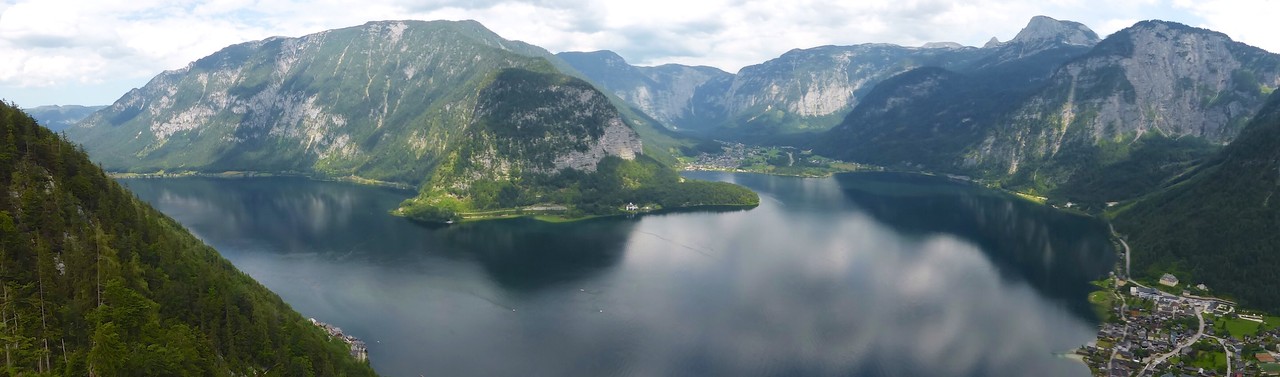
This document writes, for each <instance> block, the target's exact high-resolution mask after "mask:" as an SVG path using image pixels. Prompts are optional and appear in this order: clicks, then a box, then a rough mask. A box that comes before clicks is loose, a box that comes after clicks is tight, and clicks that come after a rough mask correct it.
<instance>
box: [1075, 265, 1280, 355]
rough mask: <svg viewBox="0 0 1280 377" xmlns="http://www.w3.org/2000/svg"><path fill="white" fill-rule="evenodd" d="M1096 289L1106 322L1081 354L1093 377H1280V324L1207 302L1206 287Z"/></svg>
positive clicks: (1172, 282) (1171, 279) (1109, 283)
mask: <svg viewBox="0 0 1280 377" xmlns="http://www.w3.org/2000/svg"><path fill="white" fill-rule="evenodd" d="M1121 242H1123V241H1121ZM1126 246H1127V245H1126ZM1126 249H1127V247H1126ZM1124 257H1125V255H1121V260H1122V261H1123V258H1124ZM1097 284H1098V285H1099V286H1100V287H1102V288H1104V289H1103V290H1100V291H1096V292H1094V293H1093V294H1091V295H1090V296H1089V301H1090V302H1091V303H1092V304H1094V305H1095V309H1096V310H1097V311H1098V312H1099V315H1100V316H1101V317H1102V319H1103V323H1102V325H1101V326H1100V328H1099V330H1098V337H1097V340H1096V341H1093V342H1090V343H1089V344H1087V345H1085V346H1084V347H1082V348H1080V349H1079V350H1077V351H1076V353H1077V354H1078V355H1079V356H1081V357H1082V358H1083V359H1084V362H1085V363H1086V364H1088V365H1089V369H1090V370H1091V371H1092V372H1093V375H1094V376H1117V377H1118V376H1125V377H1129V376H1139V377H1146V376H1153V377H1166V376H1170V377H1181V376H1280V363H1277V361H1276V360H1277V358H1280V352H1277V351H1280V348H1278V347H1280V317H1273V316H1267V315H1264V314H1262V313H1251V312H1249V311H1247V310H1242V309H1241V308H1239V307H1238V306H1237V305H1236V303H1235V302H1232V301H1229V300H1223V299H1219V298H1214V297H1209V296H1208V295H1207V294H1206V293H1207V292H1208V291H1209V287H1205V286H1204V284H1197V285H1196V286H1194V287H1180V286H1179V281H1178V278H1177V277H1176V276H1174V275H1171V274H1165V275H1164V276H1163V277H1162V278H1161V279H1160V281H1159V282H1158V283H1157V284H1152V285H1151V286H1146V285H1143V284H1141V283H1139V282H1136V281H1132V280H1128V279H1126V278H1125V277H1124V276H1123V275H1120V274H1116V273H1113V274H1112V276H1111V277H1110V278H1108V279H1106V280H1103V281H1101V282H1098V283H1097ZM1193 292H1194V293H1195V294H1193Z"/></svg>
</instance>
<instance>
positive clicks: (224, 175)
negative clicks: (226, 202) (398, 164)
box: [107, 171, 415, 191]
mask: <svg viewBox="0 0 1280 377" xmlns="http://www.w3.org/2000/svg"><path fill="white" fill-rule="evenodd" d="M107 177H109V178H112V179H164V178H192V177H199V178H220V179H240V178H272V177H289V178H305V179H309V180H312V181H319V182H345V183H353V184H358V185H362V186H375V187H385V188H393V189H399V190H405V191H415V190H414V188H413V186H412V185H409V184H408V183H401V182H389V181H379V180H376V179H370V178H364V177H360V176H356V175H348V176H338V177H330V176H320V175H314V174H308V173H302V172H276V173H267V172H257V171H224V172H220V173H207V172H197V171H181V172H159V173H127V172H107Z"/></svg>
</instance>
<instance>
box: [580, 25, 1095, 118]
mask: <svg viewBox="0 0 1280 377" xmlns="http://www.w3.org/2000/svg"><path fill="white" fill-rule="evenodd" d="M1097 41H1098V37H1097V34H1095V33H1093V32H1092V31H1090V30H1089V29H1088V28H1086V27H1084V26H1083V25H1081V24H1079V23H1075V22H1069V21H1058V20H1054V19H1051V18H1048V17H1036V18H1034V19H1032V20H1031V22H1030V23H1029V24H1028V26H1027V28H1026V29H1025V30H1023V31H1022V32H1021V33H1019V35H1018V37H1015V38H1014V39H1013V40H1011V41H1009V42H1005V43H999V42H998V41H997V42H995V43H989V44H988V45H987V46H986V47H984V48H981V49H978V48H973V47H966V46H962V45H959V44H956V43H950V42H940V43H929V44H926V45H925V46H923V47H919V48H916V47H903V46H897V45H890V44H864V45H856V46H822V47H816V48H811V49H797V50H792V51H790V52H787V53H786V54H783V55H782V56H780V57H778V58H777V59H773V60H770V61H767V62H764V63H761V64H757V65H752V66H748V67H744V68H743V69H742V70H741V71H739V72H738V73H737V74H735V75H729V74H720V73H716V74H702V75H694V74H689V72H691V71H696V72H703V71H702V70H700V68H697V67H684V66H678V65H668V66H662V67H653V68H644V67H632V66H630V65H627V64H626V62H625V61H623V60H622V58H621V57H618V56H617V55H615V54H613V53H607V52H596V53H562V54H560V56H561V57H564V58H565V60H567V61H569V63H570V64H571V65H573V66H574V67H575V68H576V69H577V70H579V71H581V72H583V73H584V74H585V75H586V76H587V77H590V78H591V79H592V81H595V82H597V83H599V84H601V85H602V86H604V87H605V88H608V90H610V91H613V92H614V93H616V94H618V96H619V97H622V98H623V99H624V100H626V101H627V102H628V103H630V104H632V105H633V106H635V107H637V108H639V109H641V110H642V111H644V112H645V113H647V114H648V115H650V116H652V117H654V118H655V119H658V120H660V121H662V122H664V123H666V124H667V125H668V126H669V127H672V128H677V129H681V130H688V131H694V132H699V133H703V134H707V135H710V136H713V137H717V138H728V139H742V138H746V139H753V138H754V139H759V140H757V141H760V140H765V139H767V138H769V137H770V136H774V135H778V134H785V133H794V132H817V131H824V130H827V129H829V128H831V127H833V126H834V125H836V124H838V123H840V121H841V119H843V118H844V117H845V116H846V115H847V114H848V113H849V112H850V111H851V110H852V109H853V108H855V107H856V106H857V105H858V104H859V103H861V102H862V100H863V98H864V97H865V96H866V95H867V94H868V93H870V91H871V89H872V88H874V87H875V86H876V85H878V84H880V83H881V82H883V81H884V80H886V79H888V78H890V77H893V76H895V75H898V74H901V73H903V72H906V71H909V70H912V69H915V68H920V67H943V68H947V69H950V70H954V71H956V72H961V73H972V74H985V73H987V72H996V71H999V74H1001V75H1004V76H1005V78H1008V76H1010V74H1009V72H1008V71H1009V69H1010V68H1009V67H1008V66H1007V65H1008V64H1013V65H1014V66H1016V67H1015V68H1014V69H1017V70H1019V72H1015V73H1013V74H1012V76H1014V80H1023V78H1024V77H1026V78H1027V79H1026V80H1023V81H1026V82H1027V83H1028V84H1027V85H1026V86H1032V85H1036V84H1039V83H1040V82H1041V81H1043V80H1045V79H1047V78H1048V77H1049V76H1050V74H1051V73H1052V70H1053V68H1055V67H1056V66H1057V65H1058V64H1060V63H1061V62H1062V61H1065V60H1067V59H1069V58H1072V57H1075V56H1078V55H1080V54H1083V53H1084V52H1085V51H1087V50H1088V49H1089V48H1090V47H1092V45H1093V44H1095V43H1097ZM1027 62H1034V64H1030V63H1027ZM643 69H650V70H651V71H647V72H643V73H642V72H641V71H640V70H643ZM661 70H666V71H671V72H673V73H671V74H668V75H664V77H669V78H670V80H671V81H668V82H670V83H671V84H666V85H654V84H653V83H651V82H650V81H659V82H662V81H661V80H656V79H654V78H655V77H657V75H655V74H654V73H655V72H658V71H661ZM1024 71H1025V72H1024ZM651 79H652V80H651ZM690 91H691V92H690Z"/></svg>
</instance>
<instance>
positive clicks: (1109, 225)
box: [1107, 223, 1133, 280]
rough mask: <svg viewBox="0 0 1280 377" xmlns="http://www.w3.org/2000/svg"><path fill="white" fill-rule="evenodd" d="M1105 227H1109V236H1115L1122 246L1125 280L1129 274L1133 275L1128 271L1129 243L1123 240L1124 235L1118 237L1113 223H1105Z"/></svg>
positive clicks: (1118, 234)
mask: <svg viewBox="0 0 1280 377" xmlns="http://www.w3.org/2000/svg"><path fill="white" fill-rule="evenodd" d="M1107 227H1108V228H1111V236H1112V237H1115V238H1116V240H1117V241H1120V246H1124V278H1125V279H1126V280H1127V279H1129V277H1130V276H1133V275H1132V274H1131V273H1130V272H1129V243H1128V242H1124V237H1120V233H1116V227H1115V225H1111V223H1107Z"/></svg>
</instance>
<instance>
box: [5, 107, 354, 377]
mask: <svg viewBox="0 0 1280 377" xmlns="http://www.w3.org/2000/svg"><path fill="white" fill-rule="evenodd" d="M0 192H3V193H5V195H0V345H2V346H3V347H4V355H3V356H4V360H3V361H2V362H3V364H0V371H2V372H0V375H7V376H27V375H31V376H35V375H66V376H85V375H96V376H143V375H148V376H229V375H267V376H312V375H319V376H365V375H373V371H372V370H371V369H370V368H369V367H368V365H367V364H365V363H362V362H358V361H356V360H355V359H354V358H352V357H351V356H350V355H349V353H348V349H347V347H346V345H345V344H343V343H341V342H338V341H334V340H330V339H328V337H327V335H326V334H325V333H323V332H322V331H321V330H320V329H319V328H317V327H315V326H314V325H312V324H310V323H309V322H308V321H306V320H305V319H304V318H303V317H302V316H301V315H299V314H298V313H297V312H294V311H293V310H292V309H290V308H289V306H288V305H287V304H285V303H284V302H283V301H281V300H280V298H279V297H278V296H276V295H275V294H274V293H272V292H270V291H268V290H267V289H266V288H264V287H263V286H261V285H259V284H258V283H257V282H255V281H254V280H253V279H251V278H250V277H249V276H248V275H245V274H244V273H241V272H240V271H238V270H236V268H235V267H233V266H232V265H231V264H230V263H229V262H227V261H226V260H225V259H222V257H221V256H219V255H218V252H217V251H215V250H213V249H212V248H209V247H208V246H205V245H204V244H203V243H202V242H201V241H200V240H198V239H196V238H195V237H193V236H192V235H191V234H190V233H187V232H186V230H185V229H183V228H182V226H180V225H179V224H178V223H177V222H175V221H173V220H172V219H170V218H168V217H165V216H164V215H162V214H161V213H160V212H158V211H156V210H154V209H152V208H151V207H149V206H147V205H146V204H144V203H142V202H141V201H139V200H138V199H136V198H135V197H134V196H133V195H132V194H130V193H129V192H128V191H126V190H125V189H123V188H122V187H121V186H120V185H118V184H116V183H115V182H114V181H112V180H111V179H110V178H108V177H107V176H106V175H105V174H104V173H103V172H102V171H101V170H100V169H99V168H98V167H97V166H96V165H95V164H94V163H92V162H90V161H89V159H88V157H87V156H86V155H85V153H84V151H83V150H81V149H79V148H77V147H75V146H73V145H72V144H71V143H68V142H67V141H66V140H63V139H62V138H60V137H59V136H57V135H55V134H53V133H52V132H50V131H49V130H47V129H45V128H43V127H41V126H39V125H37V123H36V121H35V120H33V119H32V118H31V117H29V116H28V115H26V114H25V113H23V112H21V111H19V110H18V109H16V108H15V107H13V106H12V105H7V104H0Z"/></svg>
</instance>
